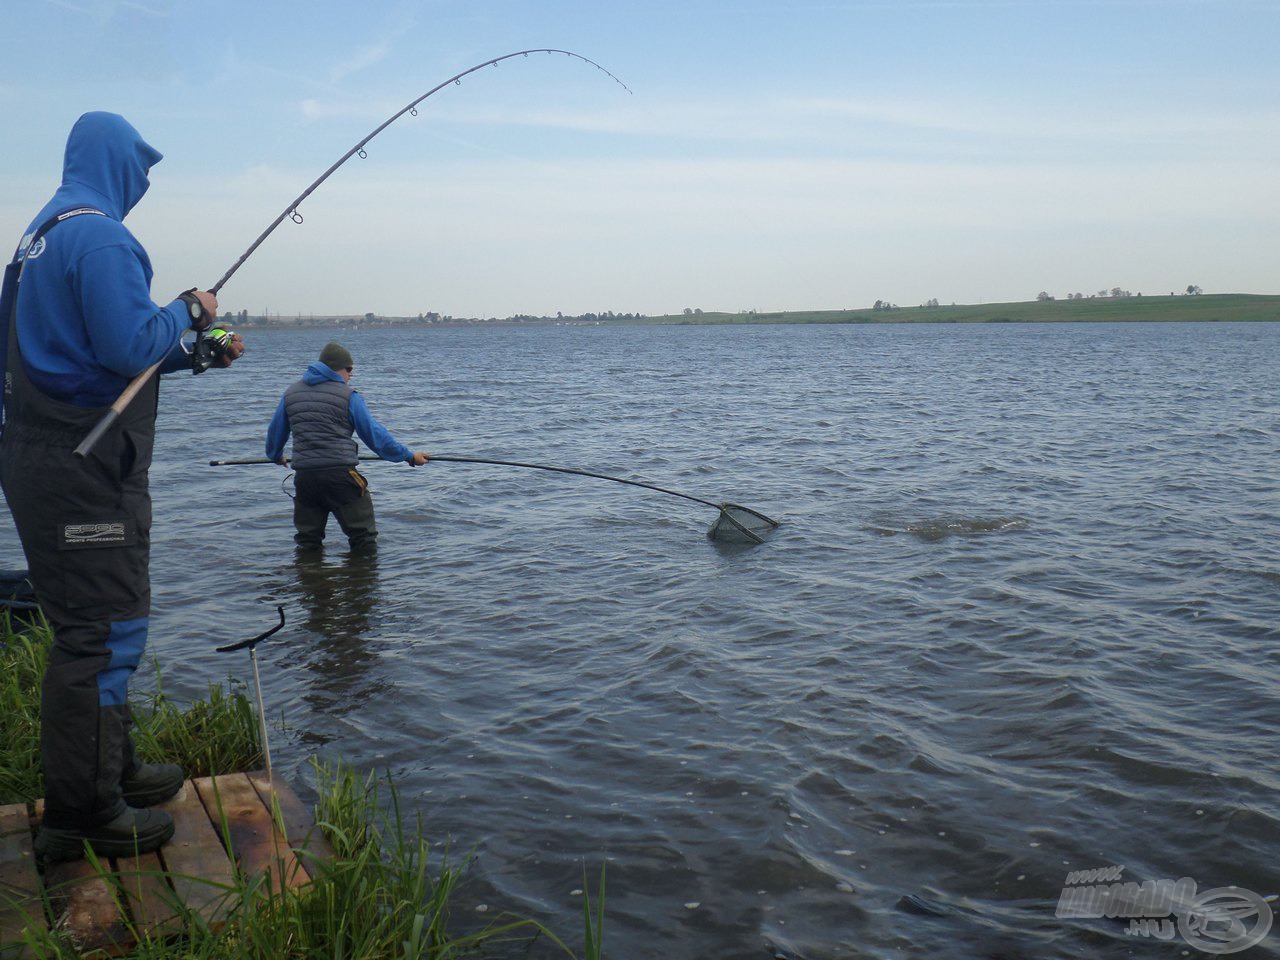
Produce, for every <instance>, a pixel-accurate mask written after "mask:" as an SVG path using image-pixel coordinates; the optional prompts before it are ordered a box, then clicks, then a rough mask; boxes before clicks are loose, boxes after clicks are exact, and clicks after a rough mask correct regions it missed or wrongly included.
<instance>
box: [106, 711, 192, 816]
mask: <svg viewBox="0 0 1280 960" xmlns="http://www.w3.org/2000/svg"><path fill="white" fill-rule="evenodd" d="M122 719H123V722H124V735H123V737H122V738H121V741H120V769H121V770H122V771H124V773H123V775H122V776H121V777H120V791H121V792H122V793H123V794H124V802H125V803H127V804H128V805H129V806H131V807H154V806H155V805H156V804H157V803H164V802H165V801H166V800H168V799H170V798H171V797H173V796H175V795H176V794H177V792H178V791H179V790H181V789H182V784H183V782H184V781H185V780H186V779H187V777H186V774H185V773H183V772H182V768H181V767H180V766H178V765H177V764H176V763H143V762H142V761H141V760H139V759H138V757H137V755H136V754H135V753H134V749H133V738H132V737H130V736H129V730H130V729H131V728H132V727H133V709H132V708H131V707H128V706H125V707H124V708H123V717H122Z"/></svg>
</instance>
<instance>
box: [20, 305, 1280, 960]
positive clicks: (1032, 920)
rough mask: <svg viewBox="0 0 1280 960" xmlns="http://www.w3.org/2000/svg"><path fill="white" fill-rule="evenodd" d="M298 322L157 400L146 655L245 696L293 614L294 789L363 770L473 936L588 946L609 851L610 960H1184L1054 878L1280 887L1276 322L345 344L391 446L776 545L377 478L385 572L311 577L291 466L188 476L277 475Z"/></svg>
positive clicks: (338, 548)
mask: <svg viewBox="0 0 1280 960" xmlns="http://www.w3.org/2000/svg"><path fill="white" fill-rule="evenodd" d="M326 339H327V336H326V334H325V333H323V332H318V331H270V332H253V333H251V335H250V350H249V352H248V353H247V354H246V356H245V358H244V360H243V361H242V362H241V363H240V364H238V365H237V367H236V368H235V369H234V370H232V371H230V372H222V371H215V372H211V373H209V374H206V375H204V376H202V377H199V378H192V377H179V378H170V379H168V380H166V384H165V388H164V391H163V395H162V413H161V425H160V433H161V439H160V442H159V443H158V447H157V455H156V467H155V469H154V471H153V482H152V486H153V493H154V496H155V500H156V506H157V509H156V517H157V520H156V524H155V531H154V533H155V548H154V556H153V581H154V589H155V611H154V627H153V632H152V644H151V648H150V649H151V651H152V652H153V653H155V654H156V655H157V656H158V657H159V658H160V660H161V663H162V665H163V667H164V670H165V675H166V684H167V686H168V687H169V689H170V691H171V692H176V693H179V694H183V693H193V694H199V693H201V692H203V690H204V688H205V685H206V684H207V683H208V682H209V681H217V680H220V679H223V678H225V677H226V676H228V675H229V674H230V675H234V676H236V677H238V678H241V679H245V680H247V679H248V677H249V663H248V658H247V657H246V656H244V655H243V654H234V655H230V656H227V655H219V654H215V653H214V652H213V647H214V646H215V645H217V644H220V643H227V642H230V641H233V640H239V639H243V638H245V637H248V636H251V635H253V634H255V633H258V632H259V631H261V630H263V629H266V628H267V627H268V626H270V625H271V624H272V623H273V620H274V616H275V614H274V609H273V607H272V604H274V603H275V602H277V601H278V602H281V603H284V604H285V608H286V613H287V615H288V618H289V621H288V625H287V627H286V628H285V629H284V630H283V631H281V632H280V633H279V634H277V635H276V636H275V637H273V638H272V639H271V640H270V641H268V642H267V643H265V644H263V646H262V647H261V649H260V663H261V669H262V676H263V683H264V687H265V695H266V699H267V703H268V707H269V709H270V710H271V711H272V712H273V713H276V714H277V715H283V719H284V723H285V729H284V730H283V731H277V732H276V733H275V734H274V737H273V743H272V747H273V757H274V759H275V761H276V766H277V769H278V770H279V771H281V772H282V773H283V774H284V775H285V776H286V777H287V778H288V779H289V780H290V781H291V782H292V783H293V784H294V785H295V786H296V787H297V788H298V789H299V791H300V792H301V793H303V794H304V795H306V794H307V792H308V789H309V783H310V769H309V765H308V762H307V760H308V758H309V757H310V756H311V755H313V754H314V753H319V755H320V756H321V757H323V758H330V759H333V758H342V759H344V760H346V761H349V762H350V763H352V764H354V765H356V766H357V767H359V768H361V769H377V770H384V769H385V770H389V771H390V772H391V774H392V775H393V776H394V778H395V780H396V782H397V784H398V785H399V788H400V791H401V795H402V799H403V801H404V803H405V806H406V807H407V808H408V809H409V810H411V811H420V812H421V813H422V814H423V816H424V818H425V824H426V830H427V832H428V834H429V835H430V836H431V837H432V839H433V840H435V841H440V842H445V841H448V842H449V844H450V847H451V850H452V853H453V855H454V856H460V855H461V854H463V853H464V852H465V851H467V850H470V849H473V848H474V849H475V850H476V851H477V854H478V857H477V860H476V862H475V864H474V865H473V866H472V867H471V868H470V870H469V872H468V878H469V879H468V882H467V883H466V885H465V886H464V888H463V890H462V891H461V893H460V895H459V898H458V901H457V905H458V909H457V912H456V914H455V921H456V923H457V925H458V927H459V928H460V929H461V928H466V927H467V926H469V925H472V924H479V923H482V922H484V921H485V920H486V919H488V918H491V917H493V916H494V915H495V914H496V913H498V912H499V911H501V910H504V909H509V910H514V911H517V912H520V913H524V914H527V915H532V916H536V917H538V918H539V919H541V920H543V921H545V922H547V923H548V924H549V925H550V926H551V927H552V928H553V929H555V930H557V931H558V932H559V933H560V934H561V935H562V936H564V937H566V938H567V939H569V940H570V942H577V940H578V938H579V937H580V936H581V888H582V887H583V886H584V884H583V872H584V867H585V871H586V874H587V875H588V878H589V881H590V883H589V886H590V887H591V888H592V889H594V883H595V880H596V878H597V877H598V872H599V868H600V865H601V864H602V863H604V862H606V861H607V863H608V879H607V885H608V902H607V920H606V934H605V937H606V940H605V943H606V954H607V955H608V956H611V957H617V958H623V957H626V958H634V957H655V958H656V957H661V958H664V960H704V958H717V960H731V958H765V957H770V956H777V957H787V958H805V960H828V958H881V957H955V958H997V957H999V958H1006V960H1011V958H1057V957H1063V958H1066V957H1095V956H1096V957H1112V956H1116V957H1131V956H1132V957H1152V958H1163V957H1175V956H1181V957H1185V956H1197V955H1200V952H1199V947H1198V946H1197V945H1196V944H1194V943H1192V942H1191V941H1189V940H1187V939H1184V937H1183V936H1182V935H1177V936H1174V938H1173V940H1172V941H1171V942H1161V941H1160V940H1158V939H1154V938H1150V937H1148V938H1144V937H1141V936H1136V935H1132V934H1129V933H1127V932H1126V931H1127V930H1128V929H1129V923H1128V921H1127V920H1122V919H1071V918H1059V917H1057V916H1056V915H1055V908H1056V907H1057V905H1058V902H1059V897H1060V894H1061V892H1062V889H1063V887H1064V885H1065V884H1066V882H1067V874H1068V873H1069V872H1070V871H1077V870H1087V869H1093V868H1102V867H1112V866H1123V868H1124V869H1123V877H1122V879H1123V880H1132V881H1136V882H1139V883H1140V882H1142V881H1145V880H1160V879H1170V880H1178V879H1180V878H1183V877H1190V878H1192V879H1194V881H1195V882H1196V883H1197V884H1198V889H1199V890H1201V891H1203V890H1207V889H1209V888H1217V887H1224V886H1228V885H1235V886H1237V887H1239V888H1243V889H1245V890H1248V891H1252V892H1254V893H1257V894H1271V893H1274V892H1277V890H1280V878H1278V877H1277V872H1276V864H1277V862H1280V771H1278V770H1277V763H1276V744H1277V733H1276V731H1277V723H1278V722H1280V680H1278V670H1277V668H1278V667H1280V642H1278V641H1280V537H1278V536H1277V532H1278V530H1277V508H1278V507H1280V496H1278V495H1277V480H1276V477H1277V465H1278V456H1277V455H1278V454H1280V449H1278V446H1280V396H1278V394H1277V384H1278V383H1280V325H1276V324H1252V325H1249V324H1243V325H1233V324H1167V325H1166V324H1144V325H1102V324H1099V325H1075V324H1063V325H1026V324H1007V325H1004V324H1002V325H982V326H952V325H883V326H881V325H876V326H803V327H790V326H787V327H784V326H720V327H711V326H707V327H698V326H689V327H621V328H604V327H552V326H548V327H536V328H525V329H518V328H494V329H488V328H484V329H420V330H405V331H400V332H393V331H385V330H378V331H373V330H370V331H354V332H346V333H344V334H343V335H342V339H343V340H344V341H345V342H346V343H347V344H348V346H350V348H351V349H352V352H353V353H354V354H355V358H356V373H355V377H354V380H353V383H354V384H355V385H356V386H358V387H359V388H360V389H361V390H362V391H363V392H364V394H365V397H366V399H367V400H368V401H369V404H370V407H371V409H372V411H373V413H374V414H375V416H377V417H379V418H380V419H381V420H382V421H383V422H384V423H385V424H386V425H387V426H388V427H389V428H391V430H392V431H393V432H394V433H396V434H397V436H399V437H400V438H401V439H402V440H404V441H405V442H407V443H409V444H410V445H411V446H413V447H414V448H416V449H426V450H428V451H431V452H435V453H442V454H446V453H447V454H454V455H458V456H472V457H487V458H498V459H507V460H522V461H530V462H534V463H544V464H549V465H556V466H566V467H576V468H583V469H586V470H591V471H595V472H599V473H604V474H610V475H613V476H618V477H623V478H628V479H638V480H641V481H645V482H649V483H655V484H658V485H660V486H664V487H669V488H671V489H673V490H676V491H681V492H685V493H688V494H691V495H694V496H697V497H701V498H705V499H708V500H713V501H717V502H718V501H720V500H731V501H735V502H738V503H741V504H743V505H745V506H748V507H752V508H754V509H757V510H760V511H762V512H764V513H766V514H769V515H770V516H773V517H775V518H777V519H779V520H781V521H782V526H781V527H780V528H779V529H778V530H777V531H776V533H774V534H773V536H772V537H771V538H770V539H769V540H768V541H767V542H766V543H764V544H762V545H759V546H751V547H744V546H737V545H724V544H719V543H717V542H713V541H711V540H709V539H708V538H707V537H706V535H705V530H706V528H707V526H708V525H709V524H710V523H711V521H712V520H714V519H715V515H716V511H715V510H713V509H710V508H708V507H704V506H701V505H699V504H696V503H691V502H689V501H686V500H682V499H677V498H673V497H668V496H665V495H662V494H659V493H654V492H650V491H644V490H639V489H636V488H633V487H627V486H623V485H620V484H615V483H609V482H605V481H601V480H596V479H588V478H582V477H574V476H562V475H559V474H551V473H544V472H540V471H530V470H521V469H516V468H506V467H493V466H479V465H469V464H451V463H436V464H433V465H429V466H427V467H425V468H420V469H417V470H413V469H411V468H409V467H408V466H405V465H403V464H388V463H370V464H366V465H364V467H362V469H363V471H364V472H365V474H366V475H367V476H368V477H369V479H370V482H371V486H372V489H373V491H374V495H375V502H376V505H377V509H378V517H379V526H380V529H381V540H380V544H381V549H380V551H379V554H378V556H377V558H376V560H375V561H373V562H358V561H354V560H349V559H348V557H347V552H346V549H345V547H346V544H345V540H344V539H343V538H342V536H341V533H340V531H338V530H337V529H336V524H334V525H333V529H332V530H331V535H330V541H329V543H330V545H329V547H328V548H327V551H326V553H325V555H324V557H323V559H322V560H319V561H311V562H299V561H297V560H295V557H294V555H293V548H292V542H291V535H292V525H291V522H290V509H291V501H290V500H289V499H288V497H287V496H286V495H285V492H284V491H283V489H282V481H283V480H284V479H285V477H286V476H287V472H286V471H285V470H283V469H281V468H279V467H276V466H246V467H221V468H211V467H209V466H207V461H208V460H210V459H214V458H230V457H252V456H261V455H262V440H263V434H264V432H265V427H266V423H267V421H268V420H269V418H270V416H271V414H272V412H273V410H274V408H275V404H276V401H277V399H278V397H279V394H280V392H281V391H282V390H283V388H284V387H285V386H287V385H288V384H289V383H290V382H292V380H294V379H296V377H297V376H298V375H300V373H301V371H302V369H303V368H304V367H305V365H306V363H307V362H308V361H309V360H310V359H311V358H313V357H314V356H315V355H316V354H317V353H318V352H319V349H320V347H321V346H322V345H323V343H324V341H325V340H326ZM0 529H3V531H4V532H3V534H0V565H4V566H14V565H21V556H20V553H19V552H18V551H17V547H16V544H15V542H14V541H15V537H14V535H13V532H12V526H11V524H10V522H9V521H8V520H7V517H6V518H5V519H4V526H3V528H0ZM140 680H141V678H140ZM486 908H487V909H486ZM1277 926H1278V928H1280V924H1278V925H1277ZM1278 944H1280V932H1277V931H1273V932H1272V933H1271V934H1270V935H1269V936H1268V937H1267V939H1266V940H1264V941H1263V943H1262V945H1261V946H1258V947H1254V948H1252V949H1250V950H1249V951H1247V952H1246V953H1244V954H1240V955H1241V956H1277V955H1280V951H1278V950H1277V945H1278ZM545 946H546V945H545V944H543V945H540V946H539V947H538V948H536V949H535V950H534V952H533V954H532V955H534V956H538V955H546V956H551V955H552V953H551V952H550V950H549V947H548V948H547V950H546V951H545V952H544V953H543V954H539V953H538V951H539V950H542V949H543V947H545ZM515 955H519V956H524V955H526V954H525V953H524V952H523V951H520V952H518V953H517V954H515Z"/></svg>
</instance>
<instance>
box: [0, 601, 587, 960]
mask: <svg viewBox="0 0 1280 960" xmlns="http://www.w3.org/2000/svg"><path fill="white" fill-rule="evenodd" d="M50 642H51V637H50V633H49V630H48V628H47V626H45V625H43V624H40V625H37V626H35V627H33V628H31V629H24V630H15V629H14V628H13V625H11V624H10V623H9V622H8V621H7V620H4V621H0V791H3V795H2V796H0V803H22V802H30V801H32V800H34V799H36V798H37V797H39V796H41V793H42V791H41V780H40V771H39V691H40V678H41V676H42V675H43V671H44V664H45V662H46V658H47V651H48V647H49V644H50ZM209 689H210V694H209V699H208V700H205V701H197V702H194V703H191V704H187V705H185V707H180V706H179V705H178V704H177V703H175V702H173V701H172V700H170V699H169V698H168V697H167V696H165V695H164V693H163V687H162V685H161V683H160V675H159V671H158V669H157V675H156V688H155V692H154V693H152V694H150V695H148V697H147V698H146V700H145V701H144V702H143V703H142V704H140V705H135V708H134V714H135V721H136V726H135V734H136V736H135V739H136V740H137V742H138V749H139V751H140V752H141V753H143V754H144V755H145V756H148V757H149V758H150V759H154V760H163V761H166V762H179V763H182V764H183V765H184V767H186V769H187V770H188V772H189V773H190V772H192V771H202V772H200V773H192V775H195V776H206V775H210V774H218V773H227V772H232V771H237V770H244V769H254V768H256V767H257V766H259V765H260V760H261V757H260V755H259V753H258V749H257V747H258V745H257V722H256V718H255V716H254V713H253V709H252V704H251V703H250V701H249V700H248V698H247V697H246V696H245V695H244V694H243V693H239V692H231V693H228V692H226V691H224V690H223V689H222V688H220V687H217V686H212V685H211V686H210V688H209ZM313 767H314V771H315V785H316V792H317V796H318V800H317V802H316V807H315V822H316V824H317V826H318V827H319V828H320V829H321V831H322V832H323V834H324V837H325V839H326V840H327V841H328V842H329V844H330V846H331V847H332V848H333V851H334V856H333V858H332V859H331V860H328V861H317V860H316V859H314V858H312V857H310V855H309V854H307V853H305V852H303V851H299V859H300V860H301V861H302V862H304V863H305V864H306V865H307V866H308V868H311V867H313V866H314V868H315V872H314V875H313V877H312V882H311V883H310V884H307V885H305V886H301V887H297V888H290V887H289V886H288V885H284V887H283V888H279V887H275V886H273V884H272V882H271V880H270V875H269V874H264V873H259V874H254V875H249V874H245V873H243V872H238V873H237V875H236V876H235V878H234V880H233V882H232V883H230V884H216V883H214V882H212V881H209V880H205V879H202V878H183V879H194V880H195V881H196V882H198V883H204V884H208V885H209V886H208V894H209V896H208V897H207V899H211V900H214V901H216V902H217V903H219V904H221V905H222V907H223V908H224V913H225V917H224V921H223V923H222V924H221V925H220V926H218V928H217V929H216V930H215V929H212V928H211V927H210V925H209V924H208V923H207V922H206V921H205V919H204V918H203V917H202V916H201V915H200V914H199V913H197V912H194V911H192V910H191V909H189V908H188V907H186V906H185V905H184V904H183V903H180V902H178V900H177V897H176V896H174V897H173V898H172V901H171V904H170V905H171V906H172V908H173V910H174V913H175V915H176V916H177V917H178V918H179V919H180V921H181V929H182V930H183V933H182V935H181V936H180V937H178V938H176V939H175V938H174V937H172V936H170V937H167V938H165V939H158V938H154V937H151V936H149V935H148V934H147V933H146V932H145V931H134V933H135V936H136V938H137V939H138V941H139V942H138V945H137V946H136V947H135V948H134V949H133V950H132V951H131V952H130V953H129V954H127V956H128V957H130V958H133V960H176V958H183V960H215V958H216V960H228V958H236V960H277V958H281V960H337V958H352V960H355V958H360V960H384V958H385V960H453V958H461V957H492V956H495V955H496V953H495V951H506V952H505V953H503V954H502V955H504V956H505V955H510V952H511V951H513V950H514V951H516V954H515V955H520V956H527V955H528V954H529V944H530V941H532V940H536V939H542V938H545V940H546V941H547V942H548V943H549V944H551V945H552V947H553V948H554V949H555V950H558V951H560V952H562V953H563V955H564V956H567V957H574V958H576V957H577V956H578V953H577V952H576V951H575V950H573V949H572V948H571V947H569V946H568V945H567V944H565V943H564V941H563V940H561V939H560V938H559V937H557V936H556V935H555V934H554V933H553V932H552V931H550V930H549V929H548V928H547V927H545V926H544V925H543V924H541V923H539V922H537V921H535V920H532V919H529V918H526V917H519V916H515V915H511V914H502V915H499V916H497V917H495V918H493V919H492V920H488V921H487V922H484V923H482V925H480V926H479V927H477V928H475V929H464V930H459V929H458V926H459V925H458V923H457V922H455V921H454V920H453V918H451V903H452V902H453V899H454V896H455V894H456V892H457V889H458V885H459V883H460V882H461V881H462V879H463V875H464V873H465V871H466V869H467V866H468V864H469V862H470V857H469V856H464V857H462V858H460V859H458V860H456V861H454V860H452V859H451V858H450V855H449V853H448V852H447V851H446V852H444V853H438V852H437V853H435V854H433V853H432V850H431V845H430V844H429V843H428V841H427V840H426V839H425V838H424V833H423V825H422V822H421V817H420V816H418V817H415V818H414V819H413V820H412V821H409V820H408V819H407V818H406V817H405V815H404V811H403V809H402V807H401V804H400V800H399V796H398V795H397V793H396V790H395V786H394V784H393V783H392V782H391V779H390V777H389V776H388V777H385V778H383V779H379V778H377V777H375V776H374V775H373V774H367V775H363V776H361V775H360V774H357V773H356V772H355V771H354V770H352V769H350V768H349V767H347V766H345V765H343V764H338V765H336V766H334V767H330V766H327V765H322V764H320V763H318V762H316V761H313ZM98 867H99V869H100V874H101V875H102V876H103V877H104V879H106V880H107V881H108V883H109V884H110V885H111V887H112V891H113V894H114V896H115V898H116V900H117V903H123V902H124V900H125V899H126V895H127V890H126V885H127V884H128V883H130V882H131V881H129V880H124V879H121V877H120V876H119V875H116V874H112V873H110V872H109V870H108V868H107V865H105V864H99V865H98ZM135 876H136V875H135ZM0 896H3V890H0ZM45 906H46V910H48V909H49V904H48V903H46V905H45ZM583 910H584V952H583V954H582V957H583V960H603V956H604V954H603V950H602V936H603V926H604V870H603V869H602V870H601V872H600V886H599V892H598V894H597V896H596V899H595V904H594V912H593V910H592V902H591V897H590V895H589V893H588V894H585V896H584V904H583ZM49 915H52V911H50V913H49ZM22 945H23V946H24V947H25V948H26V951H27V955H28V956H38V957H47V958H51V960H63V958H65V960H73V958H77V957H79V953H78V952H77V951H76V949H75V947H74V945H73V944H71V943H70V942H68V940H67V939H66V937H65V936H64V935H62V934H60V933H59V932H58V931H56V930H54V931H47V930H45V929H44V928H43V926H42V925H40V924H33V925H32V927H30V928H28V930H27V931H26V932H25V933H24V935H23V941H22ZM16 946H17V945H16V944H0V955H3V956H8V955H9V953H8V951H9V950H10V948H11V947H16Z"/></svg>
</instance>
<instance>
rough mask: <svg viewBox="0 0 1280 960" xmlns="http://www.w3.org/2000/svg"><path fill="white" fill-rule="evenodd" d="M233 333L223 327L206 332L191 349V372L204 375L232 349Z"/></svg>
mask: <svg viewBox="0 0 1280 960" xmlns="http://www.w3.org/2000/svg"><path fill="white" fill-rule="evenodd" d="M231 338H232V333H231V331H230V330H224V329H223V328H222V327H213V328H212V329H210V330H207V331H205V332H204V333H203V334H201V335H200V337H199V339H197V340H196V342H195V345H194V346H193V347H192V348H191V372H192V373H204V372H205V371H206V370H208V369H209V368H210V367H212V366H213V365H214V364H216V363H218V361H220V360H221V359H222V358H223V357H225V356H226V355H227V351H228V350H230V349H231Z"/></svg>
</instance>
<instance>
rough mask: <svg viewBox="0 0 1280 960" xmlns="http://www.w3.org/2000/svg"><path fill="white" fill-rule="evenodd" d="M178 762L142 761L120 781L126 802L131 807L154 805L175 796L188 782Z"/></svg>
mask: <svg viewBox="0 0 1280 960" xmlns="http://www.w3.org/2000/svg"><path fill="white" fill-rule="evenodd" d="M186 779H187V777H186V774H184V773H183V772H182V768H181V767H180V766H178V765H177V764H176V763H140V764H138V765H137V767H135V768H134V770H133V772H132V773H126V774H125V775H124V779H122V780H121V781H120V789H121V790H122V791H123V792H124V802H125V803H127V804H128V805H129V806H131V807H154V806H155V805H156V804H157V803H164V802H165V801H166V800H168V799H170V798H171V797H173V796H175V795H176V794H177V793H178V791H179V790H181V789H182V784H183V783H185V782H186Z"/></svg>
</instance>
